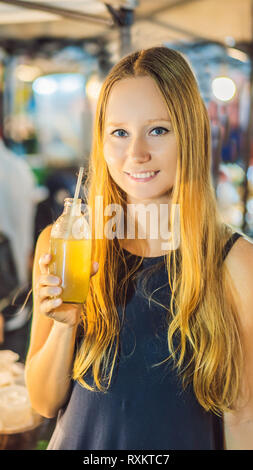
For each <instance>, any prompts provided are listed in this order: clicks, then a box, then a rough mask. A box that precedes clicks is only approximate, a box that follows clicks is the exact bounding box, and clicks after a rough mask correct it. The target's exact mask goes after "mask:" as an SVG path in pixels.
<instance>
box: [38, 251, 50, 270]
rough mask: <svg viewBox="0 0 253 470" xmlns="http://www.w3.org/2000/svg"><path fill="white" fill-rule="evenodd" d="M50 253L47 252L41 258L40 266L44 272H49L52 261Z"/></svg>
mask: <svg viewBox="0 0 253 470" xmlns="http://www.w3.org/2000/svg"><path fill="white" fill-rule="evenodd" d="M51 258H52V257H51V255H50V253H45V254H44V255H42V256H41V257H40V259H39V267H40V271H41V273H42V274H47V273H49V263H50V261H51Z"/></svg>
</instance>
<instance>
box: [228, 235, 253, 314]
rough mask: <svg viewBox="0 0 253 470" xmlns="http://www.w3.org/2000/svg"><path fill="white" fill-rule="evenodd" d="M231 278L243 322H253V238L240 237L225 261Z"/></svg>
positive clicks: (235, 299) (232, 288)
mask: <svg viewBox="0 0 253 470" xmlns="http://www.w3.org/2000/svg"><path fill="white" fill-rule="evenodd" d="M224 263H225V265H226V267H227V269H228V274H229V277H230V279H231V283H232V285H231V291H232V293H233V299H234V301H235V303H236V307H237V310H238V313H239V316H240V317H241V320H242V321H243V323H244V322H245V321H246V323H247V320H249V321H250V322H253V240H252V241H251V240H250V239H249V238H247V237H244V236H242V237H240V238H238V240H236V242H235V243H234V245H233V246H232V248H231V249H230V251H229V253H228V255H227V256H226V259H225V261H224Z"/></svg>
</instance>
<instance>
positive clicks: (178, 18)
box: [0, 0, 253, 48]
mask: <svg viewBox="0 0 253 470" xmlns="http://www.w3.org/2000/svg"><path fill="white" fill-rule="evenodd" d="M21 4H22V5H23V6H20V5H21ZM26 6H27V7H26ZM28 6H29V8H28ZM48 7H50V8H48ZM110 7H113V8H114V10H116V11H119V8H120V7H123V8H126V9H129V10H130V11H132V12H133V15H134V16H133V24H132V26H131V42H132V47H133V48H134V47H149V46H151V45H154V44H155V43H162V42H183V43H184V42H187V41H191V42H192V41H195V40H196V41H199V40H204V41H218V42H221V43H223V44H229V45H236V44H239V43H247V42H250V41H252V38H253V27H252V11H253V8H252V0H156V1H154V0H71V1H66V0H51V1H50V0H46V1H45V0H23V1H19V0H8V1H7V0H6V1H0V38H11V39H13V38H22V39H26V38H27V39H29V38H32V37H38V36H50V37H62V36H64V37H66V38H67V37H71V38H95V37H99V36H103V37H109V38H111V39H114V38H116V37H117V34H119V31H120V34H122V31H123V30H122V28H120V27H119V26H118V24H116V22H115V20H113V16H112V14H111V13H110ZM57 11H58V12H59V13H60V14H57ZM126 29H127V28H126Z"/></svg>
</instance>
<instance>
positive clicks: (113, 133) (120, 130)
mask: <svg viewBox="0 0 253 470" xmlns="http://www.w3.org/2000/svg"><path fill="white" fill-rule="evenodd" d="M115 132H125V131H124V129H116V131H113V132H112V135H115ZM116 137H124V135H116Z"/></svg>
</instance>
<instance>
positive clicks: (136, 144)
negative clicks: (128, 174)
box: [128, 137, 151, 162]
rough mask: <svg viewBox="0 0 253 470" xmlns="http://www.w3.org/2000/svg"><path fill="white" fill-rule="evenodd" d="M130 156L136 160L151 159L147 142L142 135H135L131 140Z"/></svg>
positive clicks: (144, 160) (145, 160)
mask: <svg viewBox="0 0 253 470" xmlns="http://www.w3.org/2000/svg"><path fill="white" fill-rule="evenodd" d="M128 156H129V158H130V159H133V160H134V161H136V162H147V161H149V160H150V159H151V155H150V151H149V149H148V148H147V144H146V143H145V142H144V141H143V139H142V138H141V137H135V138H133V139H132V140H131V143H130V144H129V148H128Z"/></svg>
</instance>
